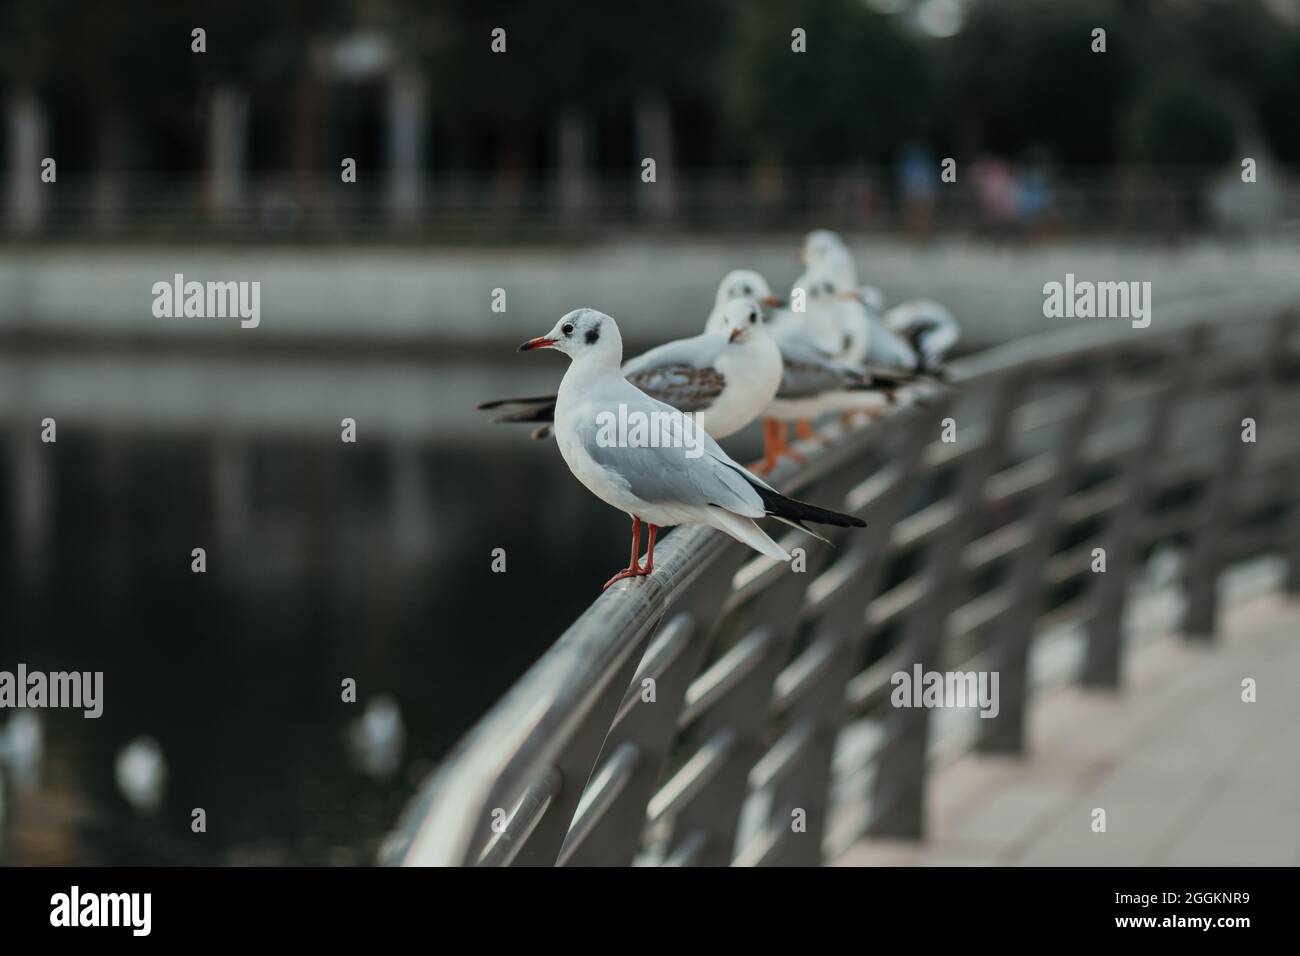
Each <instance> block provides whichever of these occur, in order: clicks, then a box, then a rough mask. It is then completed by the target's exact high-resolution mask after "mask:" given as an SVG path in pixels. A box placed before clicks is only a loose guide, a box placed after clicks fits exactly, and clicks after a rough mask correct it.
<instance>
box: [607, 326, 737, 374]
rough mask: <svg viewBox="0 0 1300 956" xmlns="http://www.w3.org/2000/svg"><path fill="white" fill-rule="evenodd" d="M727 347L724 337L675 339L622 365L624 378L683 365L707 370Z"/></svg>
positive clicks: (698, 336) (709, 336)
mask: <svg viewBox="0 0 1300 956" xmlns="http://www.w3.org/2000/svg"><path fill="white" fill-rule="evenodd" d="M726 347H727V338H726V336H724V335H709V334H708V333H705V334H704V335H693V336H691V337H690V338H689V339H675V340H674V341H672V342H665V343H664V344H663V345H659V346H656V347H655V348H652V349H650V351H648V352H642V353H641V354H640V355H638V356H636V357H635V358H630V359H628V360H627V361H626V362H624V363H623V374H624V376H628V375H632V374H634V373H639V372H650V371H653V370H655V369H657V368H665V367H668V366H679V365H685V366H689V367H691V368H709V367H710V366H712V365H713V363H714V362H716V361H717V359H718V355H719V354H720V353H721V352H722V350H723V349H724V348H726Z"/></svg>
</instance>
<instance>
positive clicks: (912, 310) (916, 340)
mask: <svg viewBox="0 0 1300 956" xmlns="http://www.w3.org/2000/svg"><path fill="white" fill-rule="evenodd" d="M884 323H885V327H886V328H888V329H889V330H890V331H891V332H895V333H897V334H898V335H901V336H903V337H904V338H906V339H907V340H908V341H909V342H910V343H911V344H912V348H913V349H914V350H915V351H916V353H917V355H918V356H920V359H921V368H922V370H923V371H926V372H931V373H933V374H936V375H939V376H940V377H942V374H943V364H944V360H945V359H947V357H948V352H949V351H951V349H952V347H953V346H954V345H956V344H957V340H958V339H959V338H961V326H960V325H958V323H957V318H956V316H954V315H953V314H952V312H951V311H949V310H948V309H947V308H946V307H945V306H943V305H941V304H940V303H938V302H932V301H930V300H929V299H911V300H909V301H907V302H902V303H899V304H898V305H896V306H894V307H893V308H892V309H890V310H889V311H888V312H886V313H885V315H884Z"/></svg>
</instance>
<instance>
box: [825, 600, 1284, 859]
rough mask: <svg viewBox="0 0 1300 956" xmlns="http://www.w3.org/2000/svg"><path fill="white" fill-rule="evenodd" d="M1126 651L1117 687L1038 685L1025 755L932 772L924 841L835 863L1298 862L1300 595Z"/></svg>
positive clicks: (1233, 610)
mask: <svg viewBox="0 0 1300 956" xmlns="http://www.w3.org/2000/svg"><path fill="white" fill-rule="evenodd" d="M1125 666H1126V668H1127V675H1126V679H1125V686H1124V689H1123V691H1122V692H1121V693H1115V694H1112V693H1103V692H1087V691H1082V690H1079V689H1076V688H1068V687H1067V688H1062V689H1060V690H1057V691H1055V692H1053V693H1051V694H1049V695H1047V696H1045V697H1044V698H1043V700H1042V701H1040V702H1039V703H1038V704H1037V705H1036V706H1035V707H1034V709H1033V710H1032V712H1031V715H1030V734H1029V735H1030V740H1031V749H1030V752H1029V754H1028V755H1027V756H1025V757H1023V758H1006V757H980V756H967V757H963V758H961V759H959V760H956V761H954V762H953V763H952V764H950V765H949V766H948V767H946V768H945V769H943V770H941V771H940V772H938V773H937V774H935V775H933V777H932V782H931V785H930V790H929V794H928V797H929V807H930V826H931V831H930V836H929V838H928V839H927V840H925V841H923V842H920V843H915V842H904V841H892V840H890V841H886V840H864V841H861V842H859V843H858V844H856V845H855V846H853V847H852V848H851V849H850V850H849V851H848V852H847V853H846V854H845V855H844V856H843V857H842V858H841V859H840V861H839V865H850V866H852V865H864V866H881V865H895V866H897V865H913V864H918V865H931V866H934V865H938V866H947V865H967V864H969V865H990V864H994V865H996V864H1012V865H1024V864H1028V865H1085V866H1087V865H1103V864H1104V865H1119V866H1134V865H1274V866H1276V865H1286V866H1294V865H1300V601H1296V600H1287V599H1286V598H1285V597H1284V596H1282V595H1279V594H1276V593H1272V594H1266V595H1261V596H1256V597H1252V598H1249V599H1246V600H1243V601H1240V602H1237V603H1235V604H1233V605H1231V606H1230V607H1228V608H1227V610H1226V612H1225V614H1224V618H1223V625H1222V630H1221V634H1220V636H1219V638H1218V641H1217V642H1216V643H1213V644H1209V645H1198V644H1190V643H1186V642H1184V641H1183V640H1182V639H1181V638H1179V637H1178V636H1176V635H1166V636H1162V637H1158V638H1155V639H1153V640H1150V641H1148V642H1146V643H1144V644H1143V645H1141V646H1140V647H1138V648H1137V649H1136V650H1134V651H1133V652H1132V653H1131V654H1130V656H1129V657H1128V658H1127V659H1126V662H1125ZM1247 677H1250V678H1254V680H1255V682H1256V692H1257V701H1256V702H1255V703H1244V702H1243V701H1242V680H1243V679H1244V678H1247ZM1096 807H1100V808H1103V809H1104V810H1105V811H1106V832H1105V833H1094V832H1093V831H1092V827H1091V824H1092V812H1093V809H1094V808H1096Z"/></svg>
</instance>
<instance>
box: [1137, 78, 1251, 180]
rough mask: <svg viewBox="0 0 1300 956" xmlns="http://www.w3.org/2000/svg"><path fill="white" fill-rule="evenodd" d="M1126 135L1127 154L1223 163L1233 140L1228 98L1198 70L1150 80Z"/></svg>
mask: <svg viewBox="0 0 1300 956" xmlns="http://www.w3.org/2000/svg"><path fill="white" fill-rule="evenodd" d="M1127 139H1128V149H1127V154H1128V155H1129V156H1130V157H1131V158H1133V159H1137V160H1140V161H1142V162H1147V163H1153V164H1156V165H1162V166H1163V165H1168V166H1211V165H1217V164H1221V163H1224V162H1227V161H1229V160H1231V159H1233V158H1234V153H1233V150H1234V147H1235V145H1236V133H1235V131H1234V124H1233V117H1232V110H1231V107H1230V105H1229V103H1228V101H1227V97H1226V96H1225V94H1224V93H1223V92H1222V91H1221V90H1220V89H1219V88H1217V87H1216V85H1215V84H1214V81H1213V80H1211V79H1210V78H1208V77H1206V76H1204V75H1201V74H1197V75H1183V76H1178V77H1169V78H1165V79H1163V80H1161V81H1159V82H1157V83H1155V84H1153V85H1152V87H1151V88H1150V89H1149V91H1148V92H1147V93H1146V94H1145V95H1144V96H1143V97H1142V98H1141V100H1139V101H1138V102H1137V103H1136V104H1135V105H1134V108H1133V111H1132V113H1131V115H1130V117H1129V124H1128V130H1127Z"/></svg>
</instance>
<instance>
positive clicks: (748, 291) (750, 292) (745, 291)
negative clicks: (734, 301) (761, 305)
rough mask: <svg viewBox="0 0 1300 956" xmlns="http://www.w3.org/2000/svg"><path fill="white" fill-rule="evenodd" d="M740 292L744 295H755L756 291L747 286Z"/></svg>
mask: <svg viewBox="0 0 1300 956" xmlns="http://www.w3.org/2000/svg"><path fill="white" fill-rule="evenodd" d="M740 292H741V294H742V295H753V294H754V290H753V289H751V288H750V287H749V286H745V287H744V288H743V289H741V290H740Z"/></svg>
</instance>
